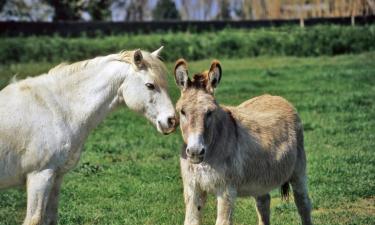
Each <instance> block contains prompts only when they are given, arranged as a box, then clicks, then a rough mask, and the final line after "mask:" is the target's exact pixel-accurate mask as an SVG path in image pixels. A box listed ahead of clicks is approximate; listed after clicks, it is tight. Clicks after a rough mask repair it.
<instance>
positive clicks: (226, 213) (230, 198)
mask: <svg viewBox="0 0 375 225" xmlns="http://www.w3.org/2000/svg"><path fill="white" fill-rule="evenodd" d="M216 197H217V218H216V225H231V224H232V215H233V209H234V202H235V200H236V197H237V193H236V191H235V190H234V189H233V188H226V189H225V190H224V191H221V192H219V193H217V196H216Z"/></svg>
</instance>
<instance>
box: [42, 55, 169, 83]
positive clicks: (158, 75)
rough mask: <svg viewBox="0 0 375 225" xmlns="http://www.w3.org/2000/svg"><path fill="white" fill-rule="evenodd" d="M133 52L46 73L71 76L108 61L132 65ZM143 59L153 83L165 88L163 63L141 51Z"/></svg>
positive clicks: (97, 58)
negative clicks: (151, 71) (153, 80)
mask: <svg viewBox="0 0 375 225" xmlns="http://www.w3.org/2000/svg"><path fill="white" fill-rule="evenodd" d="M134 52H135V51H134V50H133V51H125V50H124V51H121V52H119V53H117V54H112V55H108V56H99V57H96V58H93V59H88V60H83V61H79V62H75V63H71V64H68V63H61V64H59V65H57V66H55V67H53V68H52V69H50V70H49V71H48V74H54V75H55V74H72V73H76V72H79V71H82V70H85V69H89V68H93V67H97V66H100V65H103V64H104V63H107V62H110V61H122V62H127V63H132V58H133V56H134ZM142 55H143V58H144V60H145V63H146V66H147V67H148V68H151V69H152V70H153V71H154V73H151V75H153V77H154V79H155V82H157V83H158V84H159V85H162V86H166V84H167V81H166V77H165V75H166V74H167V69H166V67H165V65H164V63H163V62H162V61H161V60H160V59H158V58H157V57H154V56H151V54H150V53H148V52H144V51H142Z"/></svg>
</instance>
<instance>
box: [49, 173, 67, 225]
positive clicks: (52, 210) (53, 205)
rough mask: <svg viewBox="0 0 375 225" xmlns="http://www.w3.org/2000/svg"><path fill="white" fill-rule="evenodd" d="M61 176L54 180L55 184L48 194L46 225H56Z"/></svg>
mask: <svg viewBox="0 0 375 225" xmlns="http://www.w3.org/2000/svg"><path fill="white" fill-rule="evenodd" d="M62 178H63V175H62V174H61V175H58V176H56V178H55V182H54V184H53V187H52V190H51V192H50V194H49V198H48V203H47V208H46V219H45V221H46V225H57V217H58V213H57V212H58V210H57V209H58V204H59V195H60V187H61V183H62V180H63V179H62Z"/></svg>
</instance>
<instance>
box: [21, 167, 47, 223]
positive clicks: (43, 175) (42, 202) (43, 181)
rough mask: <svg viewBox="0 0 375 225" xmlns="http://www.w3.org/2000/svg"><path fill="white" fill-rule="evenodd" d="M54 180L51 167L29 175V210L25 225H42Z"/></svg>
mask: <svg viewBox="0 0 375 225" xmlns="http://www.w3.org/2000/svg"><path fill="white" fill-rule="evenodd" d="M53 182H54V171H53V170H51V169H46V170H42V171H39V172H33V173H30V174H28V175H27V212H26V218H25V221H24V222H23V224H24V225H42V224H44V223H43V219H44V214H45V211H46V205H47V201H48V197H49V193H50V190H51V188H52V186H53Z"/></svg>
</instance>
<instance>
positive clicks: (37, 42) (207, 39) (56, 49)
mask: <svg viewBox="0 0 375 225" xmlns="http://www.w3.org/2000/svg"><path fill="white" fill-rule="evenodd" d="M160 45H164V46H165V47H166V48H165V51H164V52H163V54H162V57H163V58H164V59H165V60H168V61H173V60H176V59H177V58H179V57H184V58H186V59H189V60H197V59H203V58H214V57H216V58H232V57H249V56H258V55H290V56H318V55H337V54H344V53H359V52H364V51H371V50H375V25H370V26H360V27H351V26H328V25H325V26H323V25H322V26H312V27H306V28H304V29H301V28H299V27H296V26H289V27H280V28H260V29H253V30H244V29H226V30H222V31H218V32H214V31H208V32H204V33H188V32H187V33H184V32H179V33H171V32H169V33H168V32H167V33H162V34H160V33H159V34H152V35H144V34H137V35H121V36H106V37H97V38H88V37H85V36H84V35H83V36H82V37H78V38H63V37H59V36H53V37H49V36H40V37H15V38H11V37H2V38H0V61H1V62H2V63H9V62H29V61H52V62H59V61H77V60H82V59H85V58H91V57H94V56H98V55H106V54H110V53H115V52H119V51H120V50H123V49H136V48H142V49H146V50H149V51H151V50H154V49H156V48H158V47H159V46H160Z"/></svg>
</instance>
